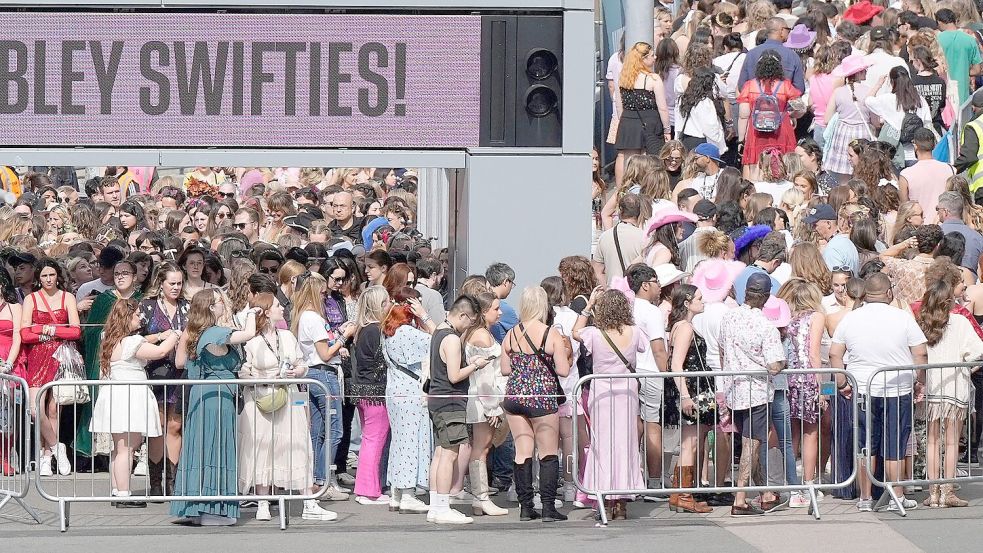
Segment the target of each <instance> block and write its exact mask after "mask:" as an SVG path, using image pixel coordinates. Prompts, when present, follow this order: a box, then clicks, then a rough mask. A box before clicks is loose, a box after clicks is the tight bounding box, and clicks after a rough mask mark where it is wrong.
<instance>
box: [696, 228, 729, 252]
mask: <svg viewBox="0 0 983 553" xmlns="http://www.w3.org/2000/svg"><path fill="white" fill-rule="evenodd" d="M730 242H731V240H730V237H729V236H727V235H726V234H725V233H723V232H721V231H719V230H712V231H710V232H703V233H700V236H699V238H697V241H696V248H697V249H698V250H699V251H700V253H702V254H703V255H705V256H707V257H709V258H711V259H713V258H722V257H723V256H724V254H725V253H727V251H728V250H729V249H730Z"/></svg>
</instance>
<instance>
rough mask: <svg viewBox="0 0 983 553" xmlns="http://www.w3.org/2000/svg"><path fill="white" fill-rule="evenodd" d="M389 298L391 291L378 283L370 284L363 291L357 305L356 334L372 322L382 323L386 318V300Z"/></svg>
mask: <svg viewBox="0 0 983 553" xmlns="http://www.w3.org/2000/svg"><path fill="white" fill-rule="evenodd" d="M388 298H389V292H387V291H386V288H385V287H383V286H380V285H378V284H376V285H374V286H369V287H368V288H366V289H365V291H364V292H362V295H361V296H359V298H358V304H357V305H356V306H355V325H356V330H355V334H358V333H359V332H361V330H362V329H363V328H365V327H366V326H368V325H370V324H372V323H382V321H383V320H384V319H385V318H386V311H385V302H386V299H388Z"/></svg>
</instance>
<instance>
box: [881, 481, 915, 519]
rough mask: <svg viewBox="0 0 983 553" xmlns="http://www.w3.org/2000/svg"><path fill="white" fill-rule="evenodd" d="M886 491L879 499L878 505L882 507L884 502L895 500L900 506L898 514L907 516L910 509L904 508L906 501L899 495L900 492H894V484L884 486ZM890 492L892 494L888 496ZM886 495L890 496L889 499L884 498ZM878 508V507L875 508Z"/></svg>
mask: <svg viewBox="0 0 983 553" xmlns="http://www.w3.org/2000/svg"><path fill="white" fill-rule="evenodd" d="M884 491H885V492H887V493H882V494H881V498H880V499H879V500H878V501H877V507H881V506H882V504H884V503H888V504H890V503H891V502H894V504H895V505H897V506H898V514H899V515H901V516H903V517H906V516H908V511H907V510H906V509H905V508H904V502H903V501H902V500H901V498H899V497H898V494H896V493H894V486H884ZM888 494H890V496H888ZM885 497H890V499H888V500H887V501H885V500H884V498H885ZM874 510H875V511H876V510H877V509H876V508H875V509H874Z"/></svg>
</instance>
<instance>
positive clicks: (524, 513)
mask: <svg viewBox="0 0 983 553" xmlns="http://www.w3.org/2000/svg"><path fill="white" fill-rule="evenodd" d="M514 465H515V468H514V473H515V474H513V478H514V479H515V494H516V495H517V496H518V497H519V505H520V507H521V510H520V511H519V520H522V521H526V520H535V519H537V518H539V513H537V512H536V510H535V509H533V506H532V503H533V496H534V495H535V494H534V492H533V489H532V459H526V460H525V462H523V463H514Z"/></svg>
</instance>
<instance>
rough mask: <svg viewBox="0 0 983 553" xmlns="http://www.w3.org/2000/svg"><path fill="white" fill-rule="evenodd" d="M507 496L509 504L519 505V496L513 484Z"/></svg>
mask: <svg viewBox="0 0 983 553" xmlns="http://www.w3.org/2000/svg"><path fill="white" fill-rule="evenodd" d="M505 495H506V496H507V499H508V500H509V503H518V502H519V494H517V493H516V492H515V484H512V485H511V486H509V491H508V492H507V493H506V494H505Z"/></svg>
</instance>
